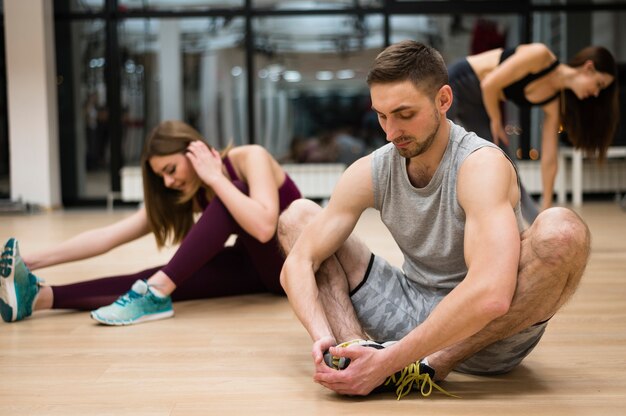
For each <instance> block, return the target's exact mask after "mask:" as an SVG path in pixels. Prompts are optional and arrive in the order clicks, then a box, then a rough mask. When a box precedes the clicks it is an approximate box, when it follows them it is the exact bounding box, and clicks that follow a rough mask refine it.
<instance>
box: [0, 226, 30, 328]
mask: <svg viewBox="0 0 626 416" xmlns="http://www.w3.org/2000/svg"><path fill="white" fill-rule="evenodd" d="M37 293H39V279H37V277H35V275H34V274H32V273H31V272H30V270H28V267H26V265H25V264H24V260H22V257H21V256H20V251H19V247H18V245H17V240H16V239H15V238H9V240H8V241H7V243H6V244H5V245H4V249H3V250H2V257H1V258H0V315H2V319H3V320H4V322H15V321H21V320H22V319H24V318H26V317H28V316H30V315H32V313H33V305H34V304H35V299H36V298H37Z"/></svg>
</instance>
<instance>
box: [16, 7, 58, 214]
mask: <svg viewBox="0 0 626 416" xmlns="http://www.w3.org/2000/svg"><path fill="white" fill-rule="evenodd" d="M4 25H5V26H4V27H5V39H6V65H7V98H8V116H9V148H10V160H11V172H10V175H11V199H12V200H15V201H16V200H18V199H21V200H22V201H23V202H27V203H32V204H38V205H40V206H42V207H43V208H53V207H57V206H59V205H60V204H61V184H60V168H59V140H58V127H57V124H58V117H57V87H56V65H55V56H54V30H53V28H54V18H53V7H52V2H51V1H48V0H5V1H4Z"/></svg>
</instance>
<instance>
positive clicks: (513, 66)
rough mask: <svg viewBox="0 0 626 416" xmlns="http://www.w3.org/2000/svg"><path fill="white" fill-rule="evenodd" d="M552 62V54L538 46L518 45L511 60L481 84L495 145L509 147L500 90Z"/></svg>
mask: <svg viewBox="0 0 626 416" xmlns="http://www.w3.org/2000/svg"><path fill="white" fill-rule="evenodd" d="M553 60H554V55H553V54H552V52H550V50H549V49H548V48H547V47H546V46H545V45H543V44H541V43H533V44H529V45H520V46H519V47H518V48H517V50H516V51H515V53H514V54H513V55H512V56H511V57H510V58H508V59H507V60H506V61H504V62H502V64H500V65H497V66H496V67H495V68H494V69H493V70H492V71H490V72H489V73H488V74H487V75H486V76H485V78H483V80H482V81H481V82H480V88H481V90H482V95H483V97H482V98H483V105H484V106H485V110H486V112H487V114H488V115H489V119H490V121H491V123H490V128H491V134H492V136H493V141H494V143H496V144H498V143H499V141H500V140H502V141H503V142H504V143H505V144H507V145H508V143H509V139H508V137H507V135H506V133H505V131H504V128H503V127H502V114H501V112H500V101H501V100H502V99H503V98H504V97H503V93H502V90H503V89H504V88H505V87H507V86H508V85H510V84H512V83H513V82H515V81H518V80H520V79H522V78H523V77H524V76H526V75H527V74H529V73H531V72H537V71H539V70H541V69H542V68H544V67H545V66H546V65H547V64H549V63H550V62H552V61H553Z"/></svg>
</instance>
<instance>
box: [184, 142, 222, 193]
mask: <svg viewBox="0 0 626 416" xmlns="http://www.w3.org/2000/svg"><path fill="white" fill-rule="evenodd" d="M185 155H186V156H187V159H189V161H190V162H191V164H192V166H193V168H194V170H195V171H196V174H197V175H198V177H199V178H200V180H201V181H202V182H204V183H205V184H207V185H211V183H212V182H213V181H214V180H215V179H216V178H220V177H221V176H223V175H224V174H223V173H222V158H221V156H220V153H219V152H218V151H217V150H215V149H213V148H209V146H207V145H206V143H204V142H201V141H199V140H195V141H193V142H191V143H189V146H188V147H187V153H185Z"/></svg>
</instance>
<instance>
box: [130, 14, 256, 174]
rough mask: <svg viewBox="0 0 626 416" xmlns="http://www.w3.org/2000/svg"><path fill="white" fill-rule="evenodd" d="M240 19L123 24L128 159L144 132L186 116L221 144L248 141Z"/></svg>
mask: <svg viewBox="0 0 626 416" xmlns="http://www.w3.org/2000/svg"><path fill="white" fill-rule="evenodd" d="M244 28H245V25H244V21H243V19H241V18H237V19H226V18H181V19H128V20H125V21H123V22H122V23H120V26H119V41H120V48H121V51H122V56H123V60H122V66H123V68H122V85H121V88H122V90H121V98H122V110H123V117H122V122H123V137H122V155H123V164H124V165H137V164H139V160H140V156H141V151H142V147H143V141H144V138H145V136H146V134H147V133H148V132H149V131H150V130H151V129H152V128H153V127H154V126H156V125H157V124H158V123H159V122H160V121H162V120H167V119H178V120H183V121H185V122H187V123H189V124H191V125H192V126H194V127H195V128H197V129H198V130H199V131H200V132H201V133H202V134H203V135H204V137H205V138H206V139H207V140H208V141H209V143H211V144H212V145H213V146H215V147H217V148H223V147H225V146H226V145H227V144H228V143H229V142H233V143H234V144H239V143H243V142H247V138H246V131H245V128H243V127H242V126H245V124H246V122H247V120H246V117H245V114H246V102H247V101H246V99H245V92H246V90H245V80H244V78H245V77H244V76H243V74H244V72H245V63H244V53H243V50H242V48H241V47H240V45H241V44H242V42H243V37H244V36H243V33H244Z"/></svg>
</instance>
